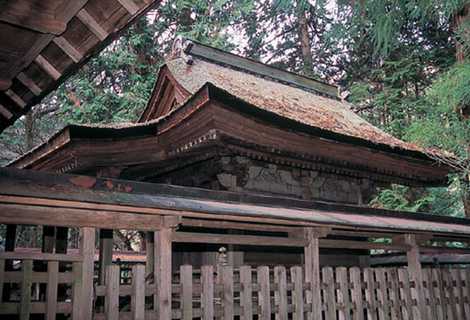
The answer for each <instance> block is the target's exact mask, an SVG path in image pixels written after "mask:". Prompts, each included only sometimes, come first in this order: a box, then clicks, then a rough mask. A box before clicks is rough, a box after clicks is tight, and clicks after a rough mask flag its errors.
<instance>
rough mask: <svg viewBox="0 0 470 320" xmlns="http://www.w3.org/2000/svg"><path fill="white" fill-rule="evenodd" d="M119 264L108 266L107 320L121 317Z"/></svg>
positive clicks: (105, 303)
mask: <svg viewBox="0 0 470 320" xmlns="http://www.w3.org/2000/svg"><path fill="white" fill-rule="evenodd" d="M119 268H120V267H119V266H118V265H111V266H107V267H106V297H105V302H104V309H105V312H106V319H107V320H116V319H119Z"/></svg>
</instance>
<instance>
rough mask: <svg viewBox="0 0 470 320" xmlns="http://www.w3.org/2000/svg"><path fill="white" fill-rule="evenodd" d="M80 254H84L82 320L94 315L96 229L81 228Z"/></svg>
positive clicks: (81, 298)
mask: <svg viewBox="0 0 470 320" xmlns="http://www.w3.org/2000/svg"><path fill="white" fill-rule="evenodd" d="M80 254H81V255H82V256H83V262H82V264H83V266H82V278H81V289H82V290H81V297H80V304H81V305H80V320H91V319H92V315H93V276H94V258H95V229H94V228H82V229H81V230H80Z"/></svg>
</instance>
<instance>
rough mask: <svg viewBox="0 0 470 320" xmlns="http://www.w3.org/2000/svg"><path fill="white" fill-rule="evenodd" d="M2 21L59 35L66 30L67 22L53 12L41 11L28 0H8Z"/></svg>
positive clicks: (2, 12) (3, 10) (0, 17)
mask: <svg viewBox="0 0 470 320" xmlns="http://www.w3.org/2000/svg"><path fill="white" fill-rule="evenodd" d="M0 21H2V22H6V23H9V24H12V25H15V26H18V27H20V28H24V29H29V30H32V31H36V32H40V33H50V34H55V35H59V34H61V33H63V32H64V31H65V29H66V28H67V24H66V23H65V21H63V20H59V19H57V18H56V17H55V16H54V14H52V13H45V12H41V9H40V8H35V7H34V5H31V4H29V3H28V1H7V2H6V3H5V4H3V5H2V10H1V11H0Z"/></svg>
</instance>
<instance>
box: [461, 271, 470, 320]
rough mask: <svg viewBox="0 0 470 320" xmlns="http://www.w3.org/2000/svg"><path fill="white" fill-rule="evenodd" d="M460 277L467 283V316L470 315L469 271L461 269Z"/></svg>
mask: <svg viewBox="0 0 470 320" xmlns="http://www.w3.org/2000/svg"><path fill="white" fill-rule="evenodd" d="M460 277H461V278H462V280H463V281H464V282H465V287H464V293H463V295H464V308H465V314H467V315H468V314H470V283H469V281H470V278H469V277H468V271H467V269H460Z"/></svg>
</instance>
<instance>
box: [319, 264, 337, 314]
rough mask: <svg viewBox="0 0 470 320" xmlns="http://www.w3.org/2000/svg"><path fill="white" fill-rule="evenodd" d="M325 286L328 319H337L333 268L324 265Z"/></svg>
mask: <svg viewBox="0 0 470 320" xmlns="http://www.w3.org/2000/svg"><path fill="white" fill-rule="evenodd" d="M322 275H323V286H324V287H325V307H326V319H336V293H335V290H336V289H335V278H334V275H333V268H331V267H323V268H322Z"/></svg>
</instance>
